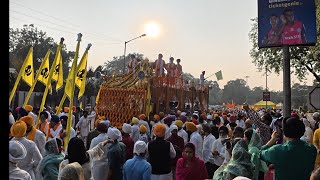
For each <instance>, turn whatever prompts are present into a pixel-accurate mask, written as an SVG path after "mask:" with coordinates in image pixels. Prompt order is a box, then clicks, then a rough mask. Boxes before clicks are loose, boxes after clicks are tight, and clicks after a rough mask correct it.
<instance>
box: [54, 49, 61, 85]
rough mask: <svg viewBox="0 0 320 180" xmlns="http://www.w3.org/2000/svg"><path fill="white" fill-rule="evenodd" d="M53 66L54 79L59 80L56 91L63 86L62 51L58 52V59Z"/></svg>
mask: <svg viewBox="0 0 320 180" xmlns="http://www.w3.org/2000/svg"><path fill="white" fill-rule="evenodd" d="M52 67H53V68H54V71H53V75H52V80H54V81H56V82H57V84H56V91H58V90H59V89H61V88H62V86H63V69H62V56H61V53H60V51H58V52H57V61H56V63H55V64H54V65H52Z"/></svg>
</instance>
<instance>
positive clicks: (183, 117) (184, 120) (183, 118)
mask: <svg viewBox="0 0 320 180" xmlns="http://www.w3.org/2000/svg"><path fill="white" fill-rule="evenodd" d="M179 118H180V119H181V121H182V122H183V123H185V122H186V121H187V117H186V116H184V115H181V116H180V117H179Z"/></svg>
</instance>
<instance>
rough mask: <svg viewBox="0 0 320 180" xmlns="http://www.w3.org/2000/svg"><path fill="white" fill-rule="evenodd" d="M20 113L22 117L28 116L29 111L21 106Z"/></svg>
mask: <svg viewBox="0 0 320 180" xmlns="http://www.w3.org/2000/svg"><path fill="white" fill-rule="evenodd" d="M19 114H20V116H21V117H23V116H28V112H27V111H26V110H25V109H24V108H22V107H21V108H19Z"/></svg>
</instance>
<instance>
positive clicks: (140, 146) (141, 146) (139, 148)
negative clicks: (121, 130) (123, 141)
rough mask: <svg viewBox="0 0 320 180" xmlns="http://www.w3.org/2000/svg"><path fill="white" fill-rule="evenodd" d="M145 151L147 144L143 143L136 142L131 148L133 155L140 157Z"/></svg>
mask: <svg viewBox="0 0 320 180" xmlns="http://www.w3.org/2000/svg"><path fill="white" fill-rule="evenodd" d="M146 150H147V144H146V143H145V142H144V141H137V142H136V143H135V144H134V147H133V153H135V154H137V155H140V154H142V153H145V152H146Z"/></svg>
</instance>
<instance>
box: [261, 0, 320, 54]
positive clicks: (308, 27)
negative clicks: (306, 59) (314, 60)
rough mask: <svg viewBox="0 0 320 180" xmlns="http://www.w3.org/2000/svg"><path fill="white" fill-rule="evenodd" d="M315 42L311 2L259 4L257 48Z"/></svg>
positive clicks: (273, 0) (281, 0)
mask: <svg viewBox="0 0 320 180" xmlns="http://www.w3.org/2000/svg"><path fill="white" fill-rule="evenodd" d="M316 42H317V30H316V8H315V2H314V0H258V46H259V48H266V47H280V46H283V45H289V46H311V45H315V44H316Z"/></svg>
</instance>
